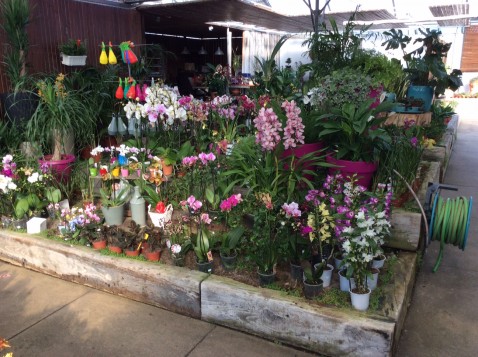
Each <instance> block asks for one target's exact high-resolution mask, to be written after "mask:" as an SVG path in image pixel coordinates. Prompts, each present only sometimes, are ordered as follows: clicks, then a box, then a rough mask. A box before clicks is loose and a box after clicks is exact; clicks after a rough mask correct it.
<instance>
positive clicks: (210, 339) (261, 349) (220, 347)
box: [188, 326, 316, 357]
mask: <svg viewBox="0 0 478 357" xmlns="http://www.w3.org/2000/svg"><path fill="white" fill-rule="evenodd" d="M245 346H247V354H245ZM245 355H247V356H248V357H264V356H290V357H292V356H295V357H312V356H316V355H315V354H311V353H308V352H303V351H298V350H291V349H290V348H289V347H286V346H281V345H280V344H276V343H273V342H269V341H266V340H262V339H260V338H258V337H254V336H250V335H246V334H238V333H237V332H236V331H234V330H230V329H228V328H225V327H220V326H217V327H215V328H214V329H213V330H212V331H211V332H210V333H209V334H208V335H207V337H206V338H205V339H204V340H203V341H202V342H201V344H200V345H199V346H198V347H197V348H196V349H195V350H194V351H192V352H191V353H190V354H189V356H188V357H208V356H210V357H215V356H228V357H241V356H245Z"/></svg>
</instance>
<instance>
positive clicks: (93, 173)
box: [90, 167, 98, 177]
mask: <svg viewBox="0 0 478 357" xmlns="http://www.w3.org/2000/svg"><path fill="white" fill-rule="evenodd" d="M90 176H92V177H96V176H98V169H97V168H96V167H90Z"/></svg>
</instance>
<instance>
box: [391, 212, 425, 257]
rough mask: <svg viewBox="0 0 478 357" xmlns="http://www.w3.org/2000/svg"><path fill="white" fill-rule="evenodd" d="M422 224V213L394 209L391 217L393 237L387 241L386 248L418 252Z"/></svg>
mask: <svg viewBox="0 0 478 357" xmlns="http://www.w3.org/2000/svg"><path fill="white" fill-rule="evenodd" d="M421 223H422V216H421V214H420V213H417V212H409V211H405V210H403V209H401V208H394V209H393V211H392V217H391V224H392V227H391V230H390V233H391V235H390V237H389V238H388V239H387V240H386V241H385V246H387V247H390V248H396V249H403V250H410V251H416V250H417V249H418V245H419V242H420V229H421Z"/></svg>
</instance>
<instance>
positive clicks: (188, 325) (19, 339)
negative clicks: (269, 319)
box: [0, 108, 478, 357]
mask: <svg viewBox="0 0 478 357" xmlns="http://www.w3.org/2000/svg"><path fill="white" fill-rule="evenodd" d="M477 109H478V108H477ZM467 113H472V111H460V110H459V114H460V121H461V124H460V127H459V134H458V135H459V137H458V140H457V143H456V146H455V148H454V152H453V160H452V162H451V164H450V166H449V168H448V171H447V176H446V183H449V184H453V185H456V186H458V187H459V193H458V194H459V195H464V196H470V195H475V196H478V195H476V193H475V192H476V191H477V187H478V181H477V180H476V178H477V177H478V146H477V143H478V120H477V121H476V122H475V121H473V120H472V119H471V118H472V117H470V116H468V114H467ZM475 117H476V116H475ZM449 194H450V195H451V196H455V195H457V193H453V192H451V193H449ZM476 199H477V200H478V197H476ZM477 205H478V202H475V207H474V208H473V220H474V222H473V223H474V224H472V226H471V231H470V236H469V241H468V246H467V249H466V251H465V252H462V251H459V250H458V249H457V248H455V247H446V251H445V257H444V260H443V262H442V265H441V267H440V269H439V271H438V272H437V273H435V274H433V273H431V267H432V266H433V264H434V261H435V258H436V255H437V247H438V244H437V243H436V242H434V243H432V245H431V246H430V247H429V249H428V252H427V254H426V256H425V258H424V261H423V264H422V267H421V270H420V272H419V274H418V280H417V283H416V287H415V291H414V295H413V299H412V304H411V306H410V309H409V313H408V316H407V319H406V322H405V326H404V330H403V332H402V338H401V341H400V344H399V349H398V353H397V355H398V356H414V357H415V356H420V357H426V356H433V357H437V356H476V355H478V329H477V328H476V322H477V321H478V308H476V305H477V303H476V299H477V296H478V259H477V258H476V256H477V254H478V241H477V238H478V234H477V232H478V226H477V224H476V219H477V208H478V207H477ZM0 338H6V339H8V340H9V342H10V345H11V346H12V348H9V349H6V350H4V351H2V352H0V356H3V355H4V354H5V353H6V352H13V355H14V356H15V357H22V356H28V357H30V356H53V357H57V356H202V357H204V356H248V357H251V356H312V355H311V354H308V353H305V352H302V351H298V350H296V349H293V348H289V347H286V346H281V345H278V344H275V343H273V342H269V341H265V340H262V339H260V338H257V337H254V336H250V335H247V334H244V333H241V332H237V331H233V330H230V329H227V328H223V327H220V326H215V325H212V324H209V323H206V322H203V321H199V320H195V319H191V318H188V317H184V316H181V315H177V314H174V313H171V312H168V311H165V310H162V309H159V308H156V307H153V306H149V305H145V304H142V303H137V302H134V301H131V300H127V299H124V298H122V297H118V296H113V295H110V294H107V293H104V292H101V291H97V290H94V289H90V288H87V287H84V286H81V285H77V284H73V283H69V282H66V281H62V280H60V279H57V278H52V277H49V276H46V275H43V274H39V273H36V272H32V271H29V270H26V269H23V268H19V267H15V266H12V265H9V264H6V263H3V262H0Z"/></svg>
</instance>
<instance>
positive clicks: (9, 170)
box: [2, 154, 17, 177]
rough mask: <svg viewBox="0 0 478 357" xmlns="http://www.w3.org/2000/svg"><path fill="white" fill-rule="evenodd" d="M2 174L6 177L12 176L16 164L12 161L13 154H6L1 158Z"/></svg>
mask: <svg viewBox="0 0 478 357" xmlns="http://www.w3.org/2000/svg"><path fill="white" fill-rule="evenodd" d="M2 164H3V167H2V175H3V176H7V177H13V171H15V169H16V168H17V164H16V163H14V162H13V156H12V155H10V154H8V155H5V156H4V157H3V159H2Z"/></svg>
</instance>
